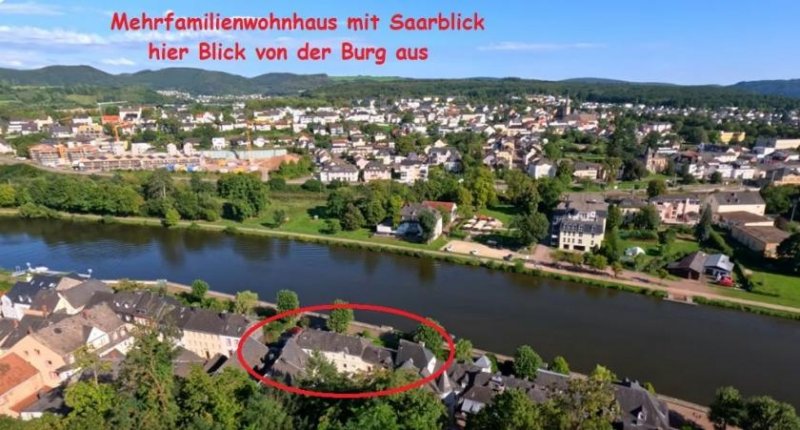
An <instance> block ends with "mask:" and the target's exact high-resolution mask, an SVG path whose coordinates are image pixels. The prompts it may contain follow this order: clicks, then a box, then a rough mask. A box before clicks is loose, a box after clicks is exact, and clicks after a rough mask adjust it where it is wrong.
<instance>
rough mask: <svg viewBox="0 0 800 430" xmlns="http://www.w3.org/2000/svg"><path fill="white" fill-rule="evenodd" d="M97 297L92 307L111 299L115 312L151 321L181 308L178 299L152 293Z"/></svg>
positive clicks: (142, 292) (130, 292)
mask: <svg viewBox="0 0 800 430" xmlns="http://www.w3.org/2000/svg"><path fill="white" fill-rule="evenodd" d="M95 296H96V297H93V298H92V300H90V303H91V305H92V306H93V305H94V304H95V303H97V302H98V301H108V300H109V299H110V303H109V304H110V305H111V308H112V309H114V312H116V313H118V314H122V315H129V316H132V317H135V318H146V319H150V320H160V319H161V318H162V317H164V316H165V315H166V314H167V313H168V312H169V311H171V310H172V309H174V308H176V307H179V306H180V303H179V302H178V301H177V300H176V299H174V298H172V297H166V296H160V295H158V294H156V293H153V292H150V291H123V292H119V293H116V294H114V295H113V296H111V297H108V296H107V295H104V294H96V295H95ZM87 307H91V306H87Z"/></svg>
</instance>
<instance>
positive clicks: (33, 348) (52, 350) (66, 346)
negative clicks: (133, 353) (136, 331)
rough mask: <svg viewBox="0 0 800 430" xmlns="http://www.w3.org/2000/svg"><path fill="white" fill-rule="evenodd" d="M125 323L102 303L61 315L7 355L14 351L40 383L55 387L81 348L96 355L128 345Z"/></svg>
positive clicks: (26, 337) (15, 346)
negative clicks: (39, 377) (40, 377)
mask: <svg viewBox="0 0 800 430" xmlns="http://www.w3.org/2000/svg"><path fill="white" fill-rule="evenodd" d="M132 343H133V341H132V338H131V337H130V336H129V334H128V328H127V327H126V325H125V323H124V322H123V321H122V320H120V319H119V317H117V315H116V314H115V313H114V311H113V310H112V309H111V307H109V306H108V305H107V304H105V303H101V304H99V305H97V306H94V307H92V308H90V309H85V310H83V311H82V312H81V313H79V314H77V315H72V316H69V317H66V318H63V319H61V320H59V321H57V322H54V323H52V324H50V325H46V326H44V327H42V328H40V329H38V330H37V331H33V332H31V333H30V334H28V335H27V336H25V337H23V338H22V339H20V340H19V341H18V342H17V343H16V344H15V345H14V346H13V347H11V349H9V351H8V352H7V354H17V355H18V356H20V357H22V358H23V359H25V360H26V361H27V362H28V363H30V364H31V365H32V366H33V367H35V368H36V370H37V371H38V372H39V373H40V374H41V375H42V378H43V381H44V385H45V386H47V387H56V386H58V385H59V384H61V382H63V381H64V380H65V379H66V378H68V377H69V376H70V375H72V374H73V373H74V372H75V371H76V370H78V369H75V368H74V365H75V353H76V352H77V351H78V350H79V349H80V348H83V347H87V348H89V349H91V350H93V351H95V352H96V353H97V354H98V355H99V356H101V357H102V356H104V355H106V354H109V353H110V352H111V351H113V350H115V349H119V350H120V351H121V352H122V353H123V354H124V353H125V352H127V350H128V349H129V348H130V346H131V345H132Z"/></svg>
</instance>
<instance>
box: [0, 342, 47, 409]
mask: <svg viewBox="0 0 800 430" xmlns="http://www.w3.org/2000/svg"><path fill="white" fill-rule="evenodd" d="M43 388H45V385H44V381H43V380H42V375H41V374H40V373H39V371H38V370H37V369H36V368H35V367H33V366H32V365H31V364H30V363H28V361H26V360H24V359H23V358H22V357H20V356H19V355H17V354H14V353H11V354H6V355H4V356H2V357H0V414H2V415H6V416H10V417H13V418H18V417H19V411H20V409H21V408H22V407H23V406H24V405H25V404H27V403H28V402H30V399H31V397H33V399H35V395H36V393H38V392H39V390H42V389H43Z"/></svg>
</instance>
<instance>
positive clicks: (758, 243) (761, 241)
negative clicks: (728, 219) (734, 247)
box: [731, 225, 791, 258]
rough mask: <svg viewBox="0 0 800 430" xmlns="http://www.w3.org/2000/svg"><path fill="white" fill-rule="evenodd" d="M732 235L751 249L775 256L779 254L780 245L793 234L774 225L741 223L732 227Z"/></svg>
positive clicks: (766, 255) (768, 255)
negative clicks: (762, 225)
mask: <svg viewBox="0 0 800 430" xmlns="http://www.w3.org/2000/svg"><path fill="white" fill-rule="evenodd" d="M731 236H733V238H734V239H736V240H737V241H738V242H739V243H741V244H742V245H744V246H746V247H747V248H749V249H750V250H751V251H753V252H757V253H759V254H761V255H763V256H764V257H767V258H775V257H777V256H778V246H779V245H780V244H781V242H783V241H784V240H786V239H787V238H788V237H789V236H791V234H789V233H787V232H785V231H783V230H780V229H778V228H775V227H772V226H767V227H751V226H746V225H740V226H734V227H733V228H731Z"/></svg>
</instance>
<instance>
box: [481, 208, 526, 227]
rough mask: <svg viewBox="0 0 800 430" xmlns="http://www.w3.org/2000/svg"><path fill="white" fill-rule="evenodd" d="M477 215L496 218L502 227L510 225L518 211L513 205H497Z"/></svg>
mask: <svg viewBox="0 0 800 430" xmlns="http://www.w3.org/2000/svg"><path fill="white" fill-rule="evenodd" d="M478 214H479V215H484V216H490V217H492V218H496V219H498V220H500V222H502V223H503V226H504V227H508V225H509V224H511V220H512V219H514V217H515V216H517V215H518V214H519V209H517V208H516V207H514V206H513V205H497V206H492V207H489V208H486V209H483V210H480V211H478Z"/></svg>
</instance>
